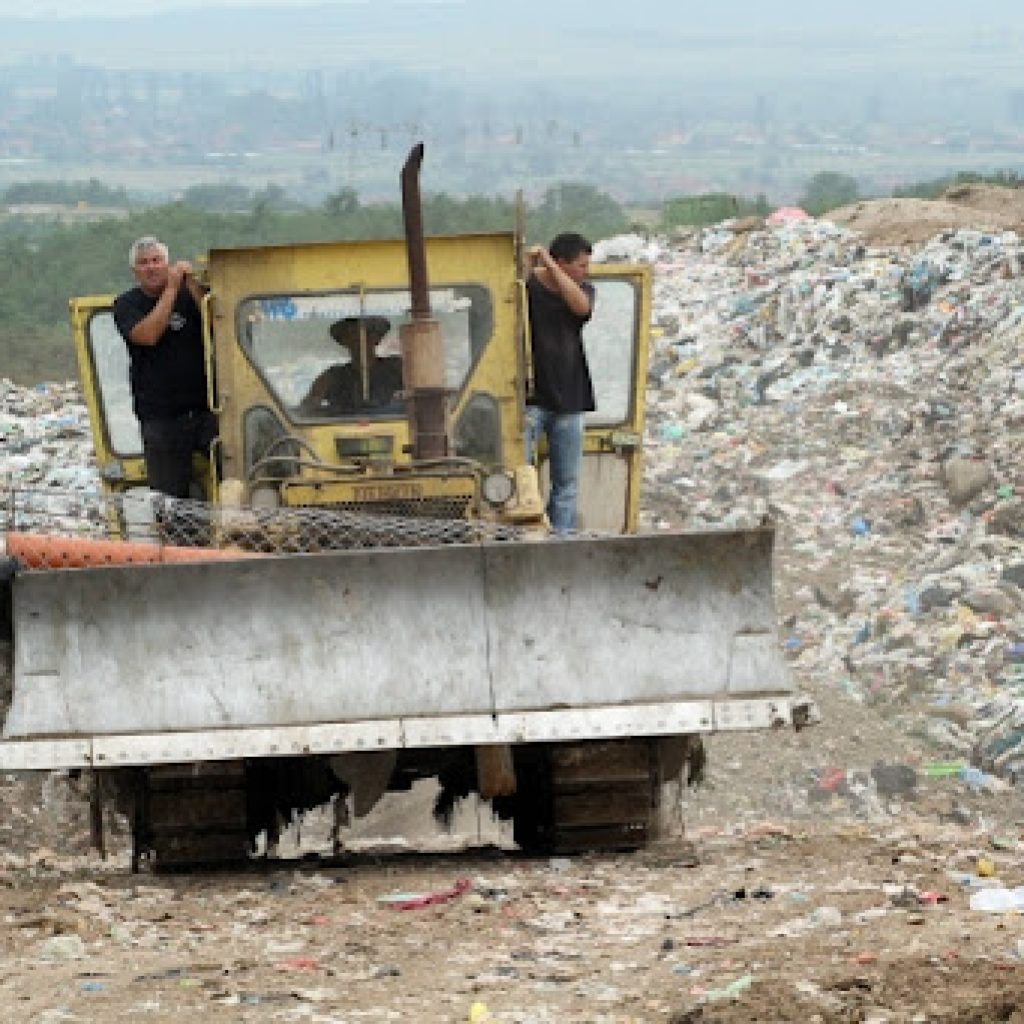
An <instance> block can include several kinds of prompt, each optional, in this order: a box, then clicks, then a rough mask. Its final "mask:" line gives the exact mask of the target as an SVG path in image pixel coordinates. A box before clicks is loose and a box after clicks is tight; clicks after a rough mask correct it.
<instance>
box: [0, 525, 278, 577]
mask: <svg viewBox="0 0 1024 1024" xmlns="http://www.w3.org/2000/svg"><path fill="white" fill-rule="evenodd" d="M4 550H6V553H7V554H8V555H10V556H11V557H12V558H16V559H17V560H18V561H19V562H20V563H21V564H22V566H24V567H25V568H26V569H87V568H90V567H92V566H97V565H146V564H152V563H157V562H223V561H232V560H234V559H238V558H261V557H262V556H261V555H260V554H259V553H257V552H253V551H239V550H238V549H231V548H187V547H175V546H172V545H169V544H146V543H142V542H140V541H123V540H96V539H95V538H91V537H58V536H48V535H46V534H41V533H17V532H12V533H7V534H5V535H4V538H3V540H2V541H0V554H2V553H3V552H4Z"/></svg>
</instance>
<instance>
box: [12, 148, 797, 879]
mask: <svg viewBox="0 0 1024 1024" xmlns="http://www.w3.org/2000/svg"><path fill="white" fill-rule="evenodd" d="M421 160H422V147H416V148H415V149H414V150H413V151H412V153H410V156H409V159H408V161H407V162H406V165H405V167H404V169H403V171H402V191H403V208H404V211H405V227H406V230H405V237H404V238H402V239H398V240H387V241H364V242H325V243H316V244H303V245H280V246H261V247H248V248H231V249H227V248H224V249H213V250H211V251H210V252H209V253H208V254H206V257H205V259H204V261H203V263H204V270H203V275H204V283H205V285H206V286H207V289H208V291H207V294H206V298H205V301H204V306H203V318H204V327H205V343H206V351H207V359H208V378H209V381H210V386H209V403H210V408H211V409H212V410H213V411H214V412H215V413H216V415H217V417H218V419H219V428H220V434H219V438H218V440H217V441H216V442H215V444H214V446H213V449H212V450H211V452H210V453H209V457H208V458H206V459H200V460H198V462H197V465H196V467H195V468H196V481H195V487H196V492H195V495H194V498H193V499H190V500H179V501H173V502H170V501H167V500H163V499H161V498H160V496H158V495H155V494H154V493H152V492H150V491H148V490H147V488H146V483H147V481H146V472H145V464H144V462H143V459H142V446H141V439H140V433H139V426H138V423H137V422H136V420H135V418H134V416H133V414H132V411H131V398H130V393H129V388H128V374H127V353H126V349H125V344H124V342H123V341H122V339H121V338H120V336H119V335H118V333H117V331H116V329H115V327H114V323H113V318H112V315H111V306H112V301H113V297H112V296H94V297H87V298H79V299H75V300H73V301H72V303H71V318H72V324H73V328H74V335H75V339H76V344H77V347H78V356H79V365H80V371H81V379H82V384H83V388H84V392H85V397H86V401H87V403H88V407H89V413H90V417H91V422H92V428H93V440H94V447H95V453H96V461H97V466H98V469H99V472H100V476H101V479H102V485H103V489H102V493H96V494H75V495H59V494H54V493H47V494H36V493H32V492H22V493H20V494H18V493H12V494H11V495H10V496H9V498H8V501H7V502H6V511H5V512H3V513H0V516H2V517H3V518H2V519H0V522H2V525H3V531H4V532H3V541H4V545H5V548H6V552H7V560H6V562H5V563H4V572H3V574H2V583H0V630H2V631H3V637H2V639H5V640H6V641H7V642H6V646H5V648H4V649H5V650H6V651H8V656H7V658H6V661H7V666H6V676H7V686H6V687H5V688H4V690H3V691H2V692H0V713H2V715H3V738H2V740H0V767H3V768H5V769H8V770H11V769H37V770H52V769H59V768H63V769H71V770H75V771H82V772H84V773H86V777H90V778H92V779H93V782H94V784H93V788H92V793H93V805H94V811H95V813H94V816H93V817H94V824H95V835H94V839H95V841H96V843H97V845H100V846H102V842H103V836H102V829H101V824H102V821H103V818H104V816H103V809H104V806H105V805H106V804H107V803H108V802H113V803H114V804H116V806H117V807H118V808H119V809H120V810H121V811H122V812H124V813H125V814H127V816H128V819H129V821H130V823H131V827H132V834H133V844H134V851H135V862H136V864H142V863H147V862H148V863H151V864H154V865H156V866H158V867H168V866H170V867H173V866H177V865H180V864H192V863H196V862H207V861H217V860H224V859H233V858H240V857H245V856H247V855H250V854H251V852H252V851H253V850H254V849H255V848H256V845H257V840H259V839H260V838H261V837H263V838H265V839H267V840H268V842H267V843H266V847H265V848H271V849H272V848H273V843H272V841H270V840H272V839H273V838H274V837H276V835H277V834H278V832H279V831H280V828H281V827H282V824H283V823H286V822H288V821H289V820H291V819H292V818H293V817H294V816H295V815H296V814H298V813H301V812H302V811H305V810H308V809H310V808H313V807H317V806H320V805H322V804H326V803H330V802H334V803H335V805H336V806H342V807H344V808H345V809H346V810H348V811H351V812H352V813H354V814H356V815H357V816H358V815H361V814H365V813H366V812H367V811H368V810H369V809H370V808H371V807H372V806H373V805H374V803H375V802H376V801H377V800H378V799H379V798H380V797H381V795H382V794H384V793H385V792H387V791H389V790H401V789H407V788H408V787H409V786H411V785H412V783H413V782H415V781H416V780H418V779H422V778H425V777H436V778H437V779H438V780H439V781H440V787H439V791H438V792H439V796H438V802H437V811H438V814H439V815H441V816H444V815H445V814H447V813H449V812H450V810H451V808H452V807H453V805H454V804H455V802H457V801H458V800H459V799H460V798H462V797H465V796H467V795H469V794H473V793H475V794H478V795H479V796H481V797H483V798H485V799H488V800H490V801H491V802H492V804H493V807H494V810H495V812H496V813H497V814H498V815H499V816H500V817H502V818H504V819H511V821H512V823H513V833H514V836H515V840H516V841H517V842H518V843H519V844H520V846H522V847H523V848H525V849H528V850H544V851H551V850H576V849H592V848H602V847H615V848H621V847H635V846H639V845H642V844H643V843H644V842H646V841H647V840H648V839H649V838H650V837H651V836H653V835H655V834H658V833H659V832H661V831H664V830H665V829H667V828H677V827H678V816H679V812H680V807H681V795H680V794H681V787H682V785H683V783H684V782H685V778H686V775H687V772H688V771H689V770H691V769H692V767H693V765H694V761H695V757H694V751H695V749H696V738H698V737H699V736H700V735H701V734H703V733H707V732H710V731H713V730H721V729H752V728H774V727H776V726H778V725H781V724H787V723H793V722H795V723H796V724H800V722H801V721H802V720H803V719H804V716H805V715H806V707H805V706H804V705H803V704H802V703H800V702H799V701H797V700H796V699H795V698H794V696H793V693H792V686H791V682H790V679H789V675H788V673H787V670H786V666H785V663H784V660H783V658H782V657H781V652H780V649H779V645H778V641H777V636H776V624H775V612H774V603H773V595H772V569H771V555H772V544H773V533H772V530H771V528H770V526H765V527H763V528H760V529H756V530H746V531H736V530H733V531H722V532H706V533H705V532H696V533H693V532H691V533H685V532H679V533H670V532H658V533H650V534H637V533H636V528H637V518H638V507H639V500H640V491H641V482H642V465H641V458H642V449H643V444H642V439H643V427H644V391H645V383H646V372H647V357H648V324H649V320H650V301H651V299H650V294H651V279H650V271H649V268H647V267H643V266H632V265H627V264H620V263H613V264H605V265H601V264H595V265H594V266H593V269H592V281H593V284H594V287H595V290H596V302H595V313H594V316H593V319H592V320H591V322H590V323H589V324H588V325H587V327H586V329H585V335H584V339H585V345H586V349H587V354H588V361H589V363H590V367H591V372H592V375H593V379H594V385H595V393H596V396H597V411H596V412H594V413H591V414H588V417H587V422H586V436H585V445H584V471H583V477H582V482H581V494H580V521H581V523H580V527H581V528H580V530H579V532H578V533H576V534H574V535H570V536H557V537H556V536H552V535H549V534H548V533H547V531H546V530H545V529H544V520H543V502H542V499H541V494H542V493H543V491H544V490H545V488H546V486H547V484H546V470H545V453H544V451H543V449H542V450H541V451H540V452H539V454H538V457H537V463H536V464H535V465H528V464H527V462H526V449H525V445H524V401H525V397H526V393H527V390H528V387H529V380H530V372H531V367H530V345H529V325H528V322H527V317H526V304H525V290H524V279H523V260H522V239H521V232H519V231H518V230H516V231H509V232H506V233H492V234H477V235H465V236H458V237H431V238H425V237H424V233H423V230H422V222H421V217H420V204H419V167H420V161H421ZM327 380H331V381H332V382H333V386H332V387H330V388H326V387H325V386H324V382H325V381H327ZM339 381H344V386H337V385H338V383H339ZM44 537H48V538H51V540H52V539H55V544H51V543H50V542H49V541H44V540H41V539H40V538H44ZM48 545H49V546H48ZM115 563H116V564H115Z"/></svg>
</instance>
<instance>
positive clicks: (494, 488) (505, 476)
mask: <svg viewBox="0 0 1024 1024" xmlns="http://www.w3.org/2000/svg"><path fill="white" fill-rule="evenodd" d="M514 493H515V486H514V484H513V483H512V475H511V474H510V473H488V474H487V476H485V477H484V483H483V494H484V500H485V501H487V502H488V503H489V504H491V505H504V504H505V503H506V502H507V501H508V500H509V498H511V497H512V495H513V494H514Z"/></svg>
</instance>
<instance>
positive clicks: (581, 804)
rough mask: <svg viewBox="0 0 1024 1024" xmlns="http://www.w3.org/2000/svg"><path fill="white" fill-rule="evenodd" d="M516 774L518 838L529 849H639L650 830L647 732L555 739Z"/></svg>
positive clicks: (651, 758)
mask: <svg viewBox="0 0 1024 1024" xmlns="http://www.w3.org/2000/svg"><path fill="white" fill-rule="evenodd" d="M517 776H518V786H519V792H518V794H517V797H516V800H517V807H516V812H515V838H516V841H517V843H518V844H519V845H520V846H521V847H522V848H523V849H525V850H527V851H535V852H547V853H565V854H571V853H580V852H582V851H584V850H587V851H590V850H633V849H637V848H639V847H641V846H644V845H645V844H646V843H647V841H648V839H649V838H650V837H651V834H652V831H653V824H654V811H655V791H656V779H657V769H656V755H655V750H654V747H653V745H652V744H651V742H650V741H648V740H646V739H629V740H587V741H583V742H579V743H566V744H553V745H550V746H548V747H546V748H543V749H541V750H539V751H535V752H532V756H531V757H530V759H529V760H528V761H525V762H520V763H519V764H517Z"/></svg>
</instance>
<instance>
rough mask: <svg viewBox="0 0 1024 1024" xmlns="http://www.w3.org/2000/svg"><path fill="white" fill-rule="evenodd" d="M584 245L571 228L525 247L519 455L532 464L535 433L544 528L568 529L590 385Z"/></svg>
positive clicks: (587, 249)
mask: <svg viewBox="0 0 1024 1024" xmlns="http://www.w3.org/2000/svg"><path fill="white" fill-rule="evenodd" d="M591 251H592V247H591V245H590V243H589V242H588V241H587V240H586V239H585V238H584V237H583V236H582V235H577V234H575V233H573V232H566V233H564V234H561V235H558V236H557V237H556V238H555V239H554V240H553V241H552V243H551V245H550V246H548V248H547V249H545V248H544V247H543V246H541V245H535V246H533V247H532V248H531V249H530V250H529V257H530V262H531V266H532V271H531V273H530V276H529V277H528V278H527V281H526V295H527V299H528V303H529V315H530V340H531V344H532V346H533V389H532V391H531V393H530V394H529V395H528V396H527V400H526V458H527V461H528V462H533V459H534V456H535V454H536V451H537V442H538V441H539V440H540V437H541V435H542V434H544V435H546V436H547V441H548V467H549V470H550V475H551V492H550V494H549V496H548V503H547V513H548V519H549V520H550V522H551V528H552V529H553V530H554V531H555V532H556V533H566V532H568V531H570V530H573V529H575V528H576V500H577V496H578V494H579V480H580V468H581V466H582V463H583V417H584V413H587V412H590V411H591V410H592V409H593V408H594V386H593V383H592V382H591V379H590V368H589V367H588V366H587V356H586V353H585V352H584V350H583V336H582V331H583V325H584V324H585V323H586V322H587V321H588V320H589V319H590V316H591V313H592V312H593V309H594V287H593V285H591V284H590V283H589V282H588V281H587V280H586V277H587V274H588V272H589V271H590V254H591Z"/></svg>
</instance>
